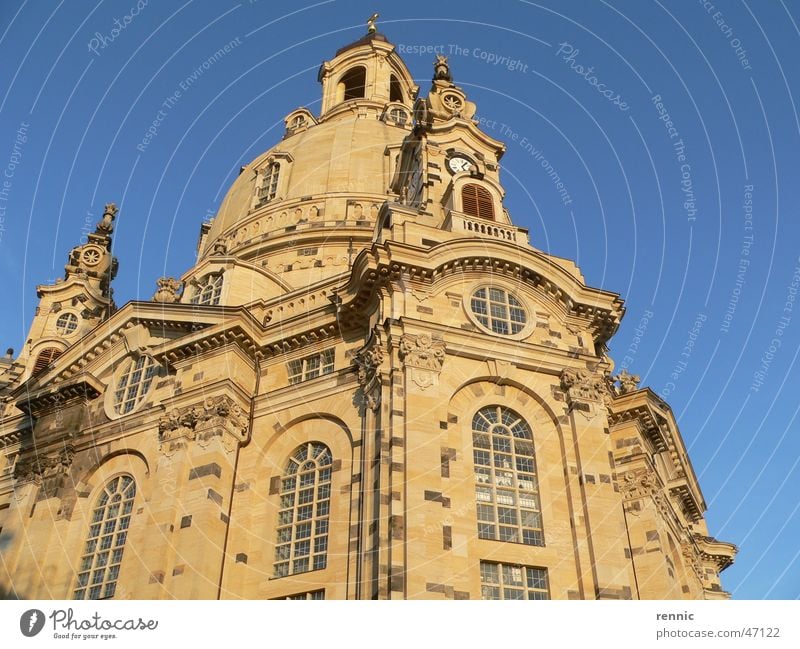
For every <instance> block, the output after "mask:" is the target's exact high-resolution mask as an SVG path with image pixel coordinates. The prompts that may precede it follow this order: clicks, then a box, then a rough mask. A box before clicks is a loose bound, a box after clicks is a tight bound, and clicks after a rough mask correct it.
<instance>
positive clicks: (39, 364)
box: [33, 347, 63, 374]
mask: <svg viewBox="0 0 800 649" xmlns="http://www.w3.org/2000/svg"><path fill="white" fill-rule="evenodd" d="M62 353H63V350H61V349H57V348H56V347H48V348H47V349H43V350H42V351H40V352H39V355H38V356H37V357H36V362H35V363H34V364H33V374H39V373H40V372H44V371H45V370H46V369H47V368H48V367H49V366H50V363H52V362H53V361H54V360H56V359H57V358H58V357H59V356H61V354H62Z"/></svg>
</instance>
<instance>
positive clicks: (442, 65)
mask: <svg viewBox="0 0 800 649" xmlns="http://www.w3.org/2000/svg"><path fill="white" fill-rule="evenodd" d="M438 79H441V80H442V81H451V82H452V81H453V77H452V75H451V74H450V66H449V65H448V64H447V57H446V56H445V55H444V54H437V55H436V60H435V61H434V62H433V80H434V81H436V80H438Z"/></svg>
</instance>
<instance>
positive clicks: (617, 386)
mask: <svg viewBox="0 0 800 649" xmlns="http://www.w3.org/2000/svg"><path fill="white" fill-rule="evenodd" d="M641 380H642V379H641V377H639V375H638V374H630V373H629V372H628V370H625V369H624V370H622V371H621V372H620V373H619V374H617V375H616V376H612V377H611V381H612V385H613V388H614V391H615V392H616V393H617V394H628V392H635V391H636V390H638V389H639V383H640V382H641Z"/></svg>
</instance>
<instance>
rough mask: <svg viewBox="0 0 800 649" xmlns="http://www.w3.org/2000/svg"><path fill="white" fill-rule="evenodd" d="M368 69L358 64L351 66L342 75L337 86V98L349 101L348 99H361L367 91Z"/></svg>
mask: <svg viewBox="0 0 800 649" xmlns="http://www.w3.org/2000/svg"><path fill="white" fill-rule="evenodd" d="M366 85H367V69H366V68H364V67H362V66H360V65H358V66H356V67H354V68H350V69H349V70H348V71H347V72H345V73H344V74H343V75H342V78H341V79H340V80H339V85H338V86H337V88H336V90H337V99H338V100H339V101H347V100H348V99H361V98H362V97H363V96H364V94H365V92H366Z"/></svg>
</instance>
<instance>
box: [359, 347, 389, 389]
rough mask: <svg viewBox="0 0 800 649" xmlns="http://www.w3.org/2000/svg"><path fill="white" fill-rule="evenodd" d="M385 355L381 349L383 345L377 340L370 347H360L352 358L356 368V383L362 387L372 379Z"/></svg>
mask: <svg viewBox="0 0 800 649" xmlns="http://www.w3.org/2000/svg"><path fill="white" fill-rule="evenodd" d="M385 357H386V354H385V352H384V351H383V347H381V346H380V344H379V343H378V342H377V340H376V341H375V342H373V344H372V345H371V346H370V347H367V348H366V349H362V350H361V351H359V352H358V353H357V354H356V356H355V358H354V360H355V363H356V368H357V370H358V384H359V385H360V386H361V387H362V388H364V387H366V386H367V385H368V384H369V383H370V381H372V378H373V377H374V376H375V373H376V372H377V371H378V368H379V367H380V366H381V364H382V363H383V359H384V358H385Z"/></svg>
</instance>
